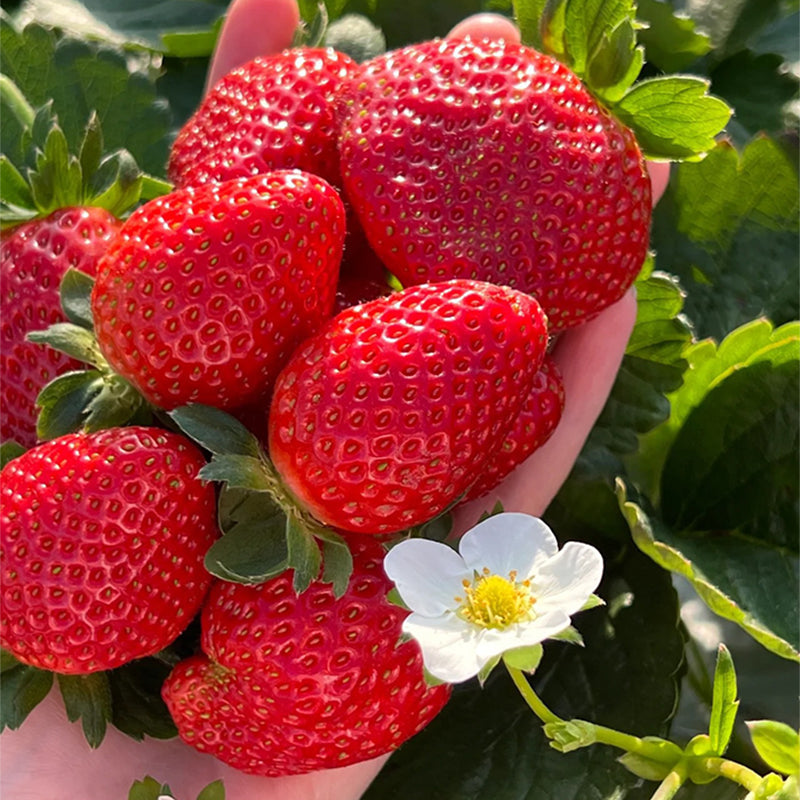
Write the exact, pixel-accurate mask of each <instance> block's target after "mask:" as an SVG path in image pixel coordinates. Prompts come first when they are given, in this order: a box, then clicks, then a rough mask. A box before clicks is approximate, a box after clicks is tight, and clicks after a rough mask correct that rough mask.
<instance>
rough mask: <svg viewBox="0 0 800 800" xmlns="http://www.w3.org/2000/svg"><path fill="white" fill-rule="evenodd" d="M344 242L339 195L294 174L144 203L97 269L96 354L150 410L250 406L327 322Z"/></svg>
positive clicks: (273, 175) (94, 305)
mask: <svg viewBox="0 0 800 800" xmlns="http://www.w3.org/2000/svg"><path fill="white" fill-rule="evenodd" d="M343 238H344V210H343V207H342V202H341V200H340V199H339V196H338V194H337V193H336V192H335V190H333V189H332V188H331V187H330V185H328V184H327V183H325V181H323V180H322V179H320V178H317V177H315V176H311V175H308V174H306V173H303V172H299V171H296V170H295V171H281V172H272V173H267V174H265V175H260V176H256V177H252V178H241V179H236V180H231V181H225V182H223V183H209V184H205V185H203V186H199V187H188V188H186V189H179V190H176V191H174V192H172V193H170V194H168V195H165V196H164V197H160V198H157V199H156V200H152V201H150V202H149V203H147V204H145V205H144V206H142V207H141V208H139V209H138V210H137V211H135V212H134V213H133V214H132V215H131V216H130V218H129V219H128V220H127V221H126V222H125V224H124V225H123V226H122V229H121V230H120V234H119V236H118V237H117V239H116V240H115V242H114V243H113V245H112V246H111V247H110V248H109V250H108V252H107V254H106V256H105V257H104V258H103V260H102V261H101V263H100V265H99V267H98V275H97V282H96V284H95V287H94V290H93V292H92V310H93V313H94V320H95V330H96V334H97V340H98V344H99V346H100V349H101V351H102V352H103V355H104V356H105V357H106V359H107V360H108V362H109V363H110V365H111V367H112V368H113V369H114V370H116V371H117V372H118V373H119V374H120V375H122V376H123V377H124V378H126V379H127V380H128V381H130V383H132V384H133V385H134V386H136V388H137V389H138V390H139V391H140V392H141V393H142V394H143V395H144V396H145V398H147V400H149V401H150V402H151V403H153V404H154V405H156V406H160V407H162V408H166V409H171V408H175V407H177V406H179V405H183V404H185V403H189V402H193V401H196V402H199V403H205V404H208V405H213V406H217V407H220V408H234V407H237V406H242V405H246V404H248V403H251V402H253V401H256V400H258V399H260V398H262V397H263V396H264V395H265V394H266V393H267V392H268V390H269V388H270V385H271V383H272V381H273V379H274V378H275V376H276V375H277V373H278V370H279V369H280V368H281V366H282V365H283V362H284V361H285V360H286V359H287V358H288V357H289V355H290V353H291V352H292V350H293V349H294V348H295V346H296V345H297V344H299V342H300V341H302V340H303V339H304V338H306V337H307V336H309V335H311V334H312V333H314V332H315V331H316V330H317V329H318V328H319V327H320V325H321V324H322V323H323V322H324V321H325V320H326V319H327V318H328V317H329V316H330V314H331V311H332V309H333V303H334V294H335V291H336V281H337V276H338V270H339V262H340V260H341V255H342V242H343Z"/></svg>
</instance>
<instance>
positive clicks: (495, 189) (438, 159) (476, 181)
mask: <svg viewBox="0 0 800 800" xmlns="http://www.w3.org/2000/svg"><path fill="white" fill-rule="evenodd" d="M340 155H341V170H342V180H343V186H344V189H345V192H346V194H347V197H348V199H349V201H350V202H351V203H352V205H353V207H354V208H355V211H356V213H357V214H358V217H359V219H360V221H361V224H362V226H363V228H364V231H365V232H366V235H367V238H368V239H369V241H370V243H371V245H372V247H373V248H374V249H375V252H376V253H377V254H378V256H379V257H380V258H381V260H382V261H383V262H384V264H386V266H387V268H388V269H389V270H390V272H392V273H394V274H395V275H396V276H397V277H398V279H399V280H400V282H401V283H402V284H403V285H404V286H408V285H411V284H418V283H423V282H429V281H440V280H447V279H450V278H456V277H464V278H474V279H477V280H486V281H491V282H496V283H500V284H505V285H509V286H512V287H514V288H516V289H519V290H520V291H525V292H530V293H532V294H534V295H535V297H536V298H537V299H538V300H539V302H540V303H541V305H542V308H543V309H544V311H545V313H546V314H547V317H548V322H549V326H550V331H551V332H554V331H558V330H561V329H564V328H567V327H570V326H573V325H576V324H579V323H581V322H583V321H585V320H586V319H588V318H590V317H591V316H593V315H595V314H597V313H598V312H599V311H600V310H601V309H602V308H605V307H606V306H608V305H610V304H611V303H613V302H614V301H616V300H617V299H619V298H620V297H621V296H622V295H623V294H624V292H625V290H626V289H627V288H628V286H629V285H630V284H631V283H632V282H633V280H634V278H635V277H636V274H637V273H638V271H639V269H640V267H641V264H642V262H643V260H644V257H645V254H646V249H647V243H648V229H649V221H650V182H649V178H648V174H647V170H646V168H645V164H644V161H643V159H642V156H641V153H640V151H639V148H638V146H637V144H636V141H635V138H634V136H633V134H632V132H631V131H630V130H628V129H627V128H625V127H624V126H623V125H622V124H620V123H619V122H618V121H617V120H615V119H614V118H613V117H612V116H611V115H610V114H609V112H608V111H606V110H605V109H604V108H603V107H602V106H600V105H599V104H598V103H597V102H596V101H595V100H594V98H593V97H592V95H591V94H589V92H588V91H587V90H586V89H585V88H584V87H583V85H582V84H581V82H580V80H579V79H578V78H577V77H576V76H575V75H574V74H573V73H572V72H570V70H569V69H567V68H566V67H565V66H564V65H563V64H561V63H559V62H558V61H557V60H555V59H553V58H551V57H549V56H546V55H542V54H540V53H538V52H536V51H534V50H532V49H530V48H528V47H525V46H523V45H518V44H512V43H508V42H501V41H472V40H469V39H467V40H450V39H448V40H443V41H439V40H435V41H431V42H426V43H423V44H419V45H412V46H409V47H405V48H403V49H400V50H396V51H394V52H391V53H387V54H385V55H382V56H379V57H377V58H375V59H372V60H371V61H368V62H365V63H364V64H362V65H361V66H360V68H359V70H358V71H357V73H356V74H355V75H354V77H353V78H352V80H351V81H350V84H349V87H348V89H347V90H345V91H344V92H343V101H342V132H341V140H340Z"/></svg>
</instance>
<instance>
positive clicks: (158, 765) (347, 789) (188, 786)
mask: <svg viewBox="0 0 800 800" xmlns="http://www.w3.org/2000/svg"><path fill="white" fill-rule="evenodd" d="M262 19H264V20H269V21H270V23H271V25H269V26H267V25H264V24H263V23H261V20H262ZM298 19H299V17H298V12H297V6H296V4H295V0H235V2H234V3H233V4H232V6H231V9H230V11H229V14H228V19H227V22H226V25H225V28H224V30H223V32H222V35H221V38H220V45H219V48H218V50H217V53H216V55H215V58H214V62H213V64H212V69H211V71H210V74H209V83H213V81H214V80H216V79H217V78H218V77H220V76H221V75H222V74H224V73H225V72H226V71H228V70H229V69H232V68H233V67H234V66H236V65H237V64H239V63H242V62H243V61H246V60H249V59H250V58H252V57H255V56H257V55H261V54H267V53H270V52H275V51H278V50H281V49H283V48H284V47H288V46H289V45H290V43H291V39H292V34H293V32H294V29H295V27H296V25H297V22H298ZM455 32H457V33H458V34H459V35H464V34H471V35H473V36H484V35H488V36H492V37H495V38H498V37H502V38H513V39H518V33H517V32H516V30H515V29H514V28H513V26H511V24H510V23H509V22H507V21H505V20H498V18H496V17H488V18H486V17H476V18H471V19H469V20H465V21H464V22H462V23H461V24H460V25H459V26H458V28H457V29H456V31H455ZM667 174H668V168H667V167H666V165H654V166H653V168H652V178H653V196H654V198H657V197H659V196H660V194H661V193H662V192H663V189H664V185H665V183H666V178H667ZM635 313H636V303H635V298H634V296H633V293H628V295H626V296H625V297H624V298H623V299H622V300H621V301H620V302H618V303H617V304H616V305H614V306H612V307H610V308H608V309H607V310H606V311H604V312H603V313H602V314H601V315H600V316H598V317H597V318H595V319H594V320H592V321H591V322H590V323H588V324H586V325H584V326H583V327H581V328H579V329H576V330H574V331H570V332H568V333H566V334H564V335H563V336H562V338H561V339H560V340H559V342H558V343H557V345H556V349H555V351H554V358H555V359H556V361H557V363H558V366H559V368H560V369H561V372H562V374H563V377H564V385H565V391H566V396H567V404H566V407H565V410H564V416H563V418H562V421H561V424H560V425H559V427H558V429H557V430H556V432H555V433H554V435H553V436H552V438H551V439H550V441H549V442H548V443H547V444H546V445H545V446H544V447H543V448H541V449H540V450H539V451H537V452H536V453H534V455H533V456H531V457H530V458H529V459H528V460H527V461H526V462H525V463H524V464H523V465H521V466H520V467H519V468H518V469H517V470H516V471H515V472H514V473H512V474H511V475H510V476H509V477H508V478H507V479H506V480H505V481H504V482H503V484H502V485H501V486H499V487H498V488H497V489H496V490H495V492H494V493H493V496H490V497H487V498H484V499H482V500H478V501H473V502H472V503H470V504H469V505H467V506H465V507H464V508H463V509H461V510H460V512H459V517H458V520H457V523H458V527H459V528H460V529H462V530H463V529H465V528H466V527H469V526H470V525H471V524H473V523H474V522H475V521H476V520H477V517H478V516H479V515H480V513H481V512H482V511H483V510H485V509H486V508H487V507H491V506H492V505H493V504H494V501H495V499H500V500H501V501H502V503H503V505H504V507H505V508H506V509H507V510H515V511H524V512H527V513H531V514H536V515H539V514H541V513H542V512H543V511H544V509H545V508H546V507H547V505H548V504H549V502H550V500H551V499H552V498H553V496H554V495H555V493H556V492H557V491H558V489H559V487H560V486H561V484H562V483H563V481H564V480H565V479H566V477H567V475H568V473H569V471H570V470H571V468H572V465H573V463H574V461H575V458H576V457H577V455H578V453H579V452H580V449H581V447H582V445H583V442H584V440H585V438H586V436H587V435H588V433H589V431H590V430H591V428H592V425H593V424H594V422H595V420H596V418H597V415H598V414H599V413H600V411H601V409H602V407H603V405H604V403H605V400H606V397H607V396H608V392H609V390H610V388H611V385H612V383H613V381H614V377H615V375H616V372H617V369H618V367H619V363H620V361H621V359H622V355H623V353H624V350H625V346H626V343H627V341H628V337H629V336H630V332H631V329H632V327H633V322H634V318H635ZM494 495H496V498H495V496H494ZM2 755H3V760H4V768H3V779H2V791H3V792H5V793H6V795H7V796H8V797H14V798H18V800H40V798H42V797H55V796H57V795H58V794H59V792H60V789H61V787H62V786H63V785H64V780H65V776H67V775H68V776H69V779H68V780H69V790H70V795H71V796H74V797H87V798H89V797H107V798H121V797H125V796H127V792H128V789H129V787H130V785H131V783H132V782H133V781H134V780H137V779H141V778H143V777H144V776H145V775H152V776H154V777H155V778H156V779H158V780H160V781H164V782H166V783H169V785H170V787H171V789H172V790H173V792H174V793H175V795H176V796H177V797H179V798H180V799H181V800H191V799H192V798H194V797H196V796H197V794H198V792H199V791H200V790H201V789H202V788H203V787H204V786H205V785H206V784H208V783H210V782H211V781H214V780H216V779H218V778H222V779H223V780H224V783H225V786H226V790H227V796H228V797H231V798H237V800H249V799H250V798H252V799H253V800H255V799H256V798H258V800H270V799H271V798H276V799H277V798H280V800H294V799H295V798H297V800H325V799H326V798H331V799H332V800H333V799H334V798H335V799H336V800H348V799H349V798H358V797H360V796H361V795H362V793H363V792H364V791H365V789H366V787H367V786H368V785H369V783H370V781H371V780H372V779H373V778H374V777H375V775H376V774H377V773H378V771H379V770H380V768H381V767H382V765H383V763H384V762H385V760H386V758H385V757H384V758H378V759H375V760H373V761H368V762H363V763H361V764H356V765H354V766H351V767H345V768H342V769H337V770H330V771H327V772H321V773H313V774H309V775H300V776H294V777H287V778H279V779H267V778H258V777H253V776H248V775H245V774H243V773H240V772H236V771H235V770H233V769H230V768H228V767H226V766H225V765H224V764H222V763H221V762H219V761H217V760H216V759H214V758H212V757H211V756H207V755H202V754H200V753H198V752H197V751H195V750H193V749H191V748H190V747H188V746H186V745H184V744H183V743H182V742H180V741H178V740H172V741H169V742H161V741H156V740H146V741H145V742H143V743H137V742H134V741H133V740H131V739H129V738H127V737H125V736H124V735H123V734H121V733H119V732H118V731H116V730H113V729H112V730H110V731H109V732H108V734H107V735H106V738H105V740H104V742H103V744H102V746H101V747H100V748H98V749H97V750H95V751H92V750H90V749H89V747H88V745H87V744H86V742H85V740H84V738H83V734H82V732H81V730H80V727H79V725H78V724H74V725H71V726H70V725H68V724H67V723H66V721H65V712H64V708H63V704H62V703H61V700H60V699H59V698H58V694H57V692H51V694H50V696H49V697H48V698H47V699H46V700H45V701H44V702H43V703H42V704H40V706H39V707H38V708H36V709H35V711H34V712H33V713H32V714H31V715H30V717H29V718H28V719H27V720H26V722H25V724H24V725H23V726H22V728H21V729H20V730H19V731H16V732H13V733H7V734H5V735H4V736H3V737H2ZM32 764H35V765H36V768H35V772H34V771H33V770H32V769H31V766H30V765H32Z"/></svg>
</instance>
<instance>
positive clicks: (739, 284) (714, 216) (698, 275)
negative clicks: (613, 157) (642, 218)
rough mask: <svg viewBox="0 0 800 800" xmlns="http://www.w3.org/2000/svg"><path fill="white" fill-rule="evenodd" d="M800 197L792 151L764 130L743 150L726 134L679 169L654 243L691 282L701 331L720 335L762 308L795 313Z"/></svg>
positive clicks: (781, 318) (779, 314)
mask: <svg viewBox="0 0 800 800" xmlns="http://www.w3.org/2000/svg"><path fill="white" fill-rule="evenodd" d="M798 197H800V189H799V188H798V176H797V170H796V168H795V167H794V165H793V164H792V162H791V159H790V158H789V157H788V156H787V154H786V152H785V151H784V150H783V149H782V148H781V147H780V146H779V145H778V144H777V143H776V142H774V141H772V140H770V139H767V138H764V137H761V138H758V139H755V140H753V141H752V142H751V143H750V144H749V145H748V146H747V147H746V148H745V150H744V152H743V153H742V154H741V155H738V154H737V152H736V150H735V149H734V148H733V147H732V146H731V145H730V144H728V143H725V142H723V143H721V144H720V145H719V146H718V147H716V148H715V149H714V150H712V151H711V152H710V153H709V154H708V156H707V157H706V158H705V159H704V160H703V161H701V162H699V163H696V164H693V163H685V164H680V165H678V166H677V167H676V168H675V169H674V172H673V175H672V180H671V181H670V185H669V188H668V189H667V193H666V194H665V196H664V197H663V198H662V200H661V202H660V203H659V204H658V206H657V207H656V210H655V214H654V217H653V233H652V245H653V247H655V249H656V251H657V253H658V261H659V263H660V264H664V265H668V267H669V270H670V271H671V272H674V273H676V274H677V275H678V276H679V278H680V280H681V283H682V284H683V285H684V286H685V287H686V289H687V290H688V297H687V303H686V313H687V314H688V315H689V316H690V317H691V318H692V320H693V321H694V323H695V325H696V326H697V332H698V336H700V337H704V336H714V337H716V338H718V339H722V338H723V337H724V336H725V335H726V334H727V333H729V332H730V331H731V330H733V329H734V328H736V327H738V326H740V325H742V324H744V323H746V322H749V321H750V320H752V319H753V318H754V317H758V316H762V315H765V316H768V317H770V319H772V320H773V321H774V322H775V323H776V324H781V323H783V322H787V321H789V320H792V319H797V315H798V311H799V310H800V308H799V307H798V296H799V295H800V291H799V290H798V271H797V263H798V238H797V230H798Z"/></svg>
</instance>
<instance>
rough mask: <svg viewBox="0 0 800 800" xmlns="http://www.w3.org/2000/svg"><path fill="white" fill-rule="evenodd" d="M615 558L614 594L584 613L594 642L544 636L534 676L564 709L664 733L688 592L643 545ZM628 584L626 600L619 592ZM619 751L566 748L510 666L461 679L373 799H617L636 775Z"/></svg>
mask: <svg viewBox="0 0 800 800" xmlns="http://www.w3.org/2000/svg"><path fill="white" fill-rule="evenodd" d="M606 565H607V570H606V574H605V576H604V581H603V584H602V586H601V588H600V589H599V590H598V591H599V592H600V593H601V594H602V595H603V596H604V597H606V598H607V600H608V601H609V605H608V606H607V607H605V608H602V609H598V610H597V611H594V612H592V613H591V614H586V615H578V617H576V626H577V627H578V628H579V629H580V631H581V634H582V636H583V637H584V639H585V641H586V648H585V649H584V648H577V647H567V646H566V645H560V644H557V643H556V644H554V643H551V644H549V645H545V647H544V650H545V653H544V657H543V659H542V661H541V663H540V665H539V667H538V668H537V670H536V672H535V674H534V677H533V679H532V684H533V686H534V689H535V690H536V691H537V693H539V695H540V696H541V697H542V700H543V702H545V703H546V704H547V706H548V707H549V708H551V709H552V710H553V711H554V713H556V714H559V715H560V716H562V717H580V718H584V719H591V720H593V721H596V722H597V723H599V724H604V725H609V726H611V727H614V728H617V729H622V730H627V731H630V732H632V733H635V734H636V735H648V734H653V733H658V732H661V731H663V730H664V727H665V720H667V719H668V718H669V717H670V715H671V714H672V711H673V704H674V703H675V700H676V697H677V685H676V683H675V680H676V670H678V669H679V665H680V664H681V662H682V659H683V640H682V638H681V635H680V632H679V629H678V605H677V599H676V597H675V594H674V590H673V589H672V586H671V583H670V579H669V576H668V575H667V573H665V572H664V571H663V570H662V569H660V568H659V567H657V566H655V565H654V564H651V563H648V559H646V558H645V557H644V556H642V555H641V554H640V553H637V552H636V551H635V549H631V550H629V551H628V552H627V554H626V555H625V556H624V557H623V558H621V559H619V560H617V561H616V562H615V561H614V560H613V559H611V558H609V559H607V560H606ZM623 595H624V596H625V597H626V598H627V601H626V604H621V603H613V601H614V600H615V599H616V598H617V597H620V596H623ZM612 604H614V605H615V607H616V609H617V610H616V611H615V612H614V613H613V615H612V613H611V607H612ZM617 755H618V753H617V752H615V751H613V750H612V749H611V748H605V747H591V748H587V749H585V750H581V751H578V752H575V753H572V754H570V755H569V756H564V755H562V754H561V753H557V752H556V751H555V750H553V749H552V748H551V747H550V744H549V742H548V740H547V738H546V737H545V736H544V734H543V732H542V724H541V722H540V721H539V720H538V719H537V718H536V716H535V715H534V714H532V713H531V710H530V709H529V708H528V706H527V705H526V704H525V703H524V701H523V700H522V699H521V698H520V696H519V692H518V691H517V689H516V687H515V686H514V684H513V683H512V682H511V680H510V679H509V676H508V675H507V674H506V671H505V670H495V671H494V672H493V673H492V675H491V676H490V677H489V679H488V680H487V682H486V685H485V686H484V688H483V689H481V688H480V686H479V684H478V682H477V681H472V682H469V683H466V684H461V685H459V686H457V687H455V689H454V692H453V696H452V698H451V699H450V701H449V702H448V704H447V706H446V707H445V708H444V709H443V710H442V711H441V712H440V714H439V715H438V716H437V717H436V719H434V720H433V721H432V722H431V723H430V724H429V725H428V726H427V727H426V728H425V730H423V731H422V732H421V733H419V734H417V736H415V737H414V738H413V739H411V740H410V741H408V742H406V743H405V744H404V745H403V747H402V748H400V749H399V750H398V751H397V752H396V753H395V754H394V755H393V756H392V758H391V759H390V760H389V762H388V764H387V765H386V766H385V767H384V768H383V769H382V770H381V772H380V774H379V775H378V777H377V778H376V779H375V781H374V782H373V783H372V785H371V786H370V788H369V789H368V790H367V793H366V794H365V800H378V799H379V800H396V799H399V798H403V799H404V800H405V798H412V797H413V798H416V797H420V798H422V797H430V796H431V787H435V796H436V798H437V800H486V798H492V799H493V800H495V799H496V800H534V799H535V798H557V799H558V800H603V799H606V800H607V798H609V797H622V796H623V794H624V793H625V792H626V791H627V790H628V789H629V788H630V787H632V786H633V785H634V784H635V782H636V779H635V778H634V777H633V776H632V775H631V774H630V773H628V772H627V770H625V768H624V767H623V766H622V765H620V764H619V763H618V762H617Z"/></svg>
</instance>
